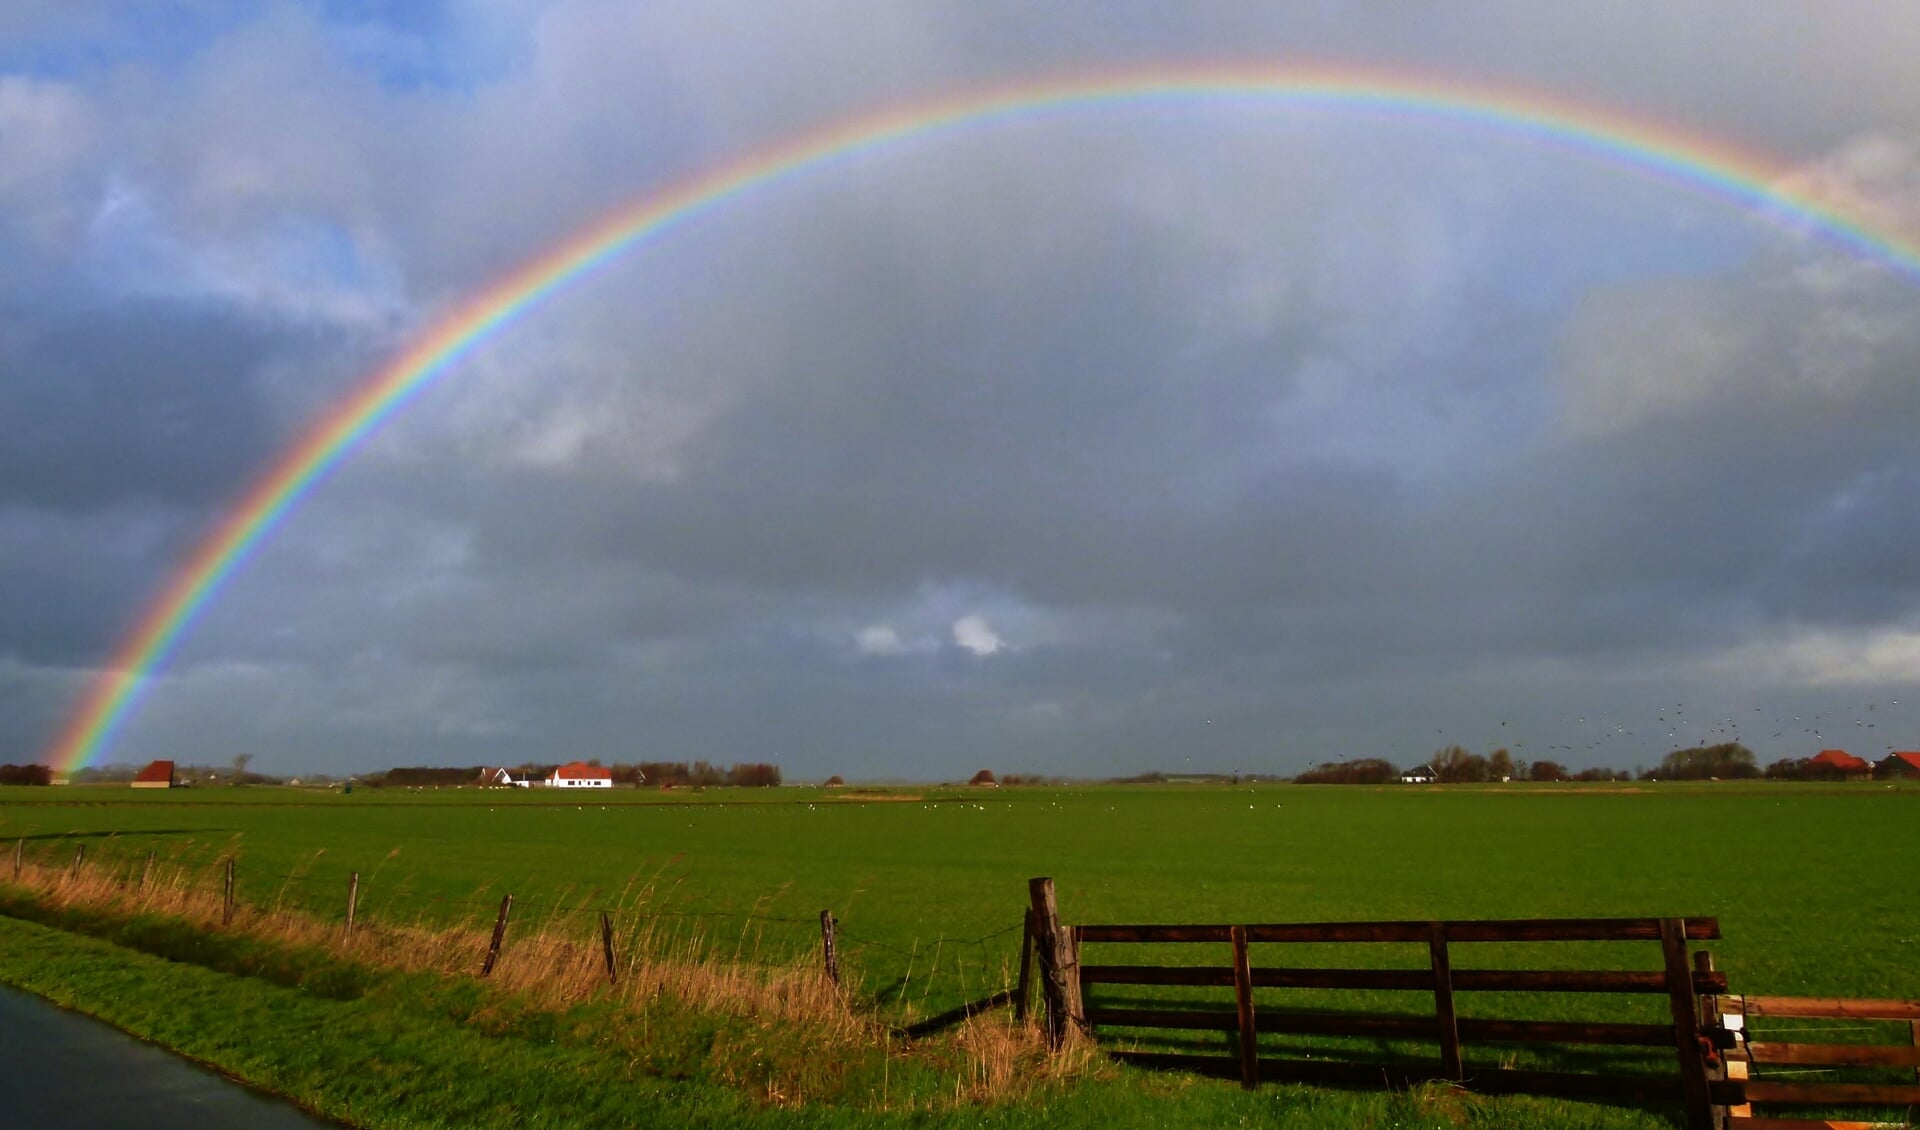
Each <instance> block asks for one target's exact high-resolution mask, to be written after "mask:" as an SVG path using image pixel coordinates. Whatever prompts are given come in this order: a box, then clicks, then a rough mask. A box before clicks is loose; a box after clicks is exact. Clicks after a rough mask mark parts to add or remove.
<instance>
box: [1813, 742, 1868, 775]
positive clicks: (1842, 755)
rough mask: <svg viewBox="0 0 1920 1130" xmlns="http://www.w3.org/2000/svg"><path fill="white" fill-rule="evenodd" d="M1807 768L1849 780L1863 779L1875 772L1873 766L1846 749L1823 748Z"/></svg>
mask: <svg viewBox="0 0 1920 1130" xmlns="http://www.w3.org/2000/svg"><path fill="white" fill-rule="evenodd" d="M1807 768H1808V769H1810V770H1812V771H1814V772H1815V773H1822V774H1826V775H1828V776H1835V777H1844V778H1846V779H1847V780H1849V781H1854V780H1861V779H1864V778H1866V777H1868V776H1871V775H1872V773H1873V766H1871V765H1869V764H1867V763H1866V762H1865V761H1862V760H1860V759H1859V758H1857V757H1855V756H1854V755H1852V754H1851V753H1848V752H1847V751H1846V750H1844V749H1823V750H1821V751H1820V752H1819V754H1818V755H1816V756H1815V757H1814V758H1813V760H1811V761H1809V762H1808V763H1807Z"/></svg>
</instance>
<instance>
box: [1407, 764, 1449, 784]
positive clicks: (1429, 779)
mask: <svg viewBox="0 0 1920 1130" xmlns="http://www.w3.org/2000/svg"><path fill="white" fill-rule="evenodd" d="M1439 779H1440V775H1439V774H1438V773H1435V772H1434V771H1433V766H1431V765H1416V766H1414V767H1413V768H1411V769H1402V770H1401V771H1400V783H1401V784H1403V785H1431V784H1433V783H1434V782H1435V781H1438V780H1439Z"/></svg>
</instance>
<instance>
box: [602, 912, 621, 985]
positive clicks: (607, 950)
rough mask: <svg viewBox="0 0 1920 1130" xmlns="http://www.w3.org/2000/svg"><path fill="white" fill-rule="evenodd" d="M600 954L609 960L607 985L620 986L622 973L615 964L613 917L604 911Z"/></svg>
mask: <svg viewBox="0 0 1920 1130" xmlns="http://www.w3.org/2000/svg"><path fill="white" fill-rule="evenodd" d="M600 952H601V953H602V954H603V955H605V957H606V959H607V984H609V985H617V984H619V983H620V972H619V969H618V967H616V966H615V965H614V963H613V916H612V915H610V914H608V913H607V912H606V911H604V910H603V911H601V912H600Z"/></svg>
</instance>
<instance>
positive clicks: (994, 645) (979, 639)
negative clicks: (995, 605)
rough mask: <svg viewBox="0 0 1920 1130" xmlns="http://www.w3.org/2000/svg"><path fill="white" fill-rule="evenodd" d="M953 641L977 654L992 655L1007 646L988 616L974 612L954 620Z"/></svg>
mask: <svg viewBox="0 0 1920 1130" xmlns="http://www.w3.org/2000/svg"><path fill="white" fill-rule="evenodd" d="M953 642H954V643H956V644H958V645H960V646H961V647H964V648H966V649H967V650H968V651H971V652H973V653H974V654H975V655H992V654H993V653H994V652H996V651H999V650H1000V649H1002V648H1004V647H1006V646H1007V644H1006V641H1005V640H1003V639H1001V638H1000V633H998V632H996V631H994V630H993V625H991V624H989V623H987V620H986V617H984V616H981V615H978V614H977V613H976V614H973V615H968V616H962V617H960V618H959V619H958V620H955V621H954V622H953Z"/></svg>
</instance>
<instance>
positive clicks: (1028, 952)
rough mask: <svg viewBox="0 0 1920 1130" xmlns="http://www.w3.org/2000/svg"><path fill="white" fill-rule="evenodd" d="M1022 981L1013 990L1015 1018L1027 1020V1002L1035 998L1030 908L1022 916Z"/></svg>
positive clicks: (1031, 912) (1031, 915)
mask: <svg viewBox="0 0 1920 1130" xmlns="http://www.w3.org/2000/svg"><path fill="white" fill-rule="evenodd" d="M1020 921H1021V929H1020V980H1019V981H1018V982H1016V983H1015V985H1014V988H1013V1018H1014V1019H1015V1020H1025V1019H1026V1018H1027V1000H1028V999H1029V998H1030V997H1032V996H1033V987H1032V983H1031V982H1030V981H1029V979H1028V978H1029V977H1030V976H1031V974H1032V970H1033V908H1032V907H1028V908H1026V909H1025V910H1024V911H1022V912H1021V914H1020Z"/></svg>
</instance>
